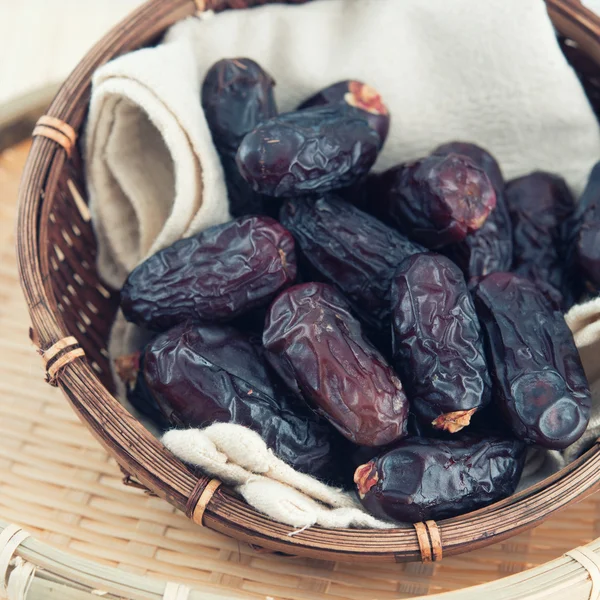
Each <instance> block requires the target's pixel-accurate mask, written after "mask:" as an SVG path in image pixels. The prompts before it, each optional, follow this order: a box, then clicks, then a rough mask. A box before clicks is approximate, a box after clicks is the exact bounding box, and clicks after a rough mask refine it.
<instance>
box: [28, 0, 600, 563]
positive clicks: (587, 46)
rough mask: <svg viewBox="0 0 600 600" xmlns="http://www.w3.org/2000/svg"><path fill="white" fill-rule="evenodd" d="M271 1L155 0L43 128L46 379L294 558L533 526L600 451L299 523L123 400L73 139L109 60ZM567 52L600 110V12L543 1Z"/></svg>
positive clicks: (33, 178)
mask: <svg viewBox="0 0 600 600" xmlns="http://www.w3.org/2000/svg"><path fill="white" fill-rule="evenodd" d="M296 1H297V2H298V1H300V2H302V1H303V0H296ZM263 3H265V0H150V1H149V2H147V3H146V4H144V5H143V6H142V7H141V8H139V9H138V10H137V11H136V12H134V13H133V14H132V15H131V16H129V17H128V18H127V19H126V20H124V21H123V22H122V23H120V24H119V25H118V26H116V27H115V28H114V29H113V30H112V31H111V32H109V33H108V34H107V35H106V36H105V37H104V38H103V39H102V40H101V41H100V42H99V43H98V44H97V45H96V46H95V47H94V48H93V49H92V50H91V51H90V52H89V53H88V55H87V56H86V57H85V58H84V59H83V60H82V61H81V62H80V63H79V65H78V66H77V68H76V69H75V70H74V72H73V73H72V74H71V76H70V77H69V78H68V79H67V81H66V82H65V84H64V85H63V86H62V88H61V90H60V91H59V93H58V94H57V96H56V97H55V99H54V101H53V102H52V104H51V106H50V107H49V109H48V111H47V113H46V115H45V116H43V117H42V118H41V119H40V120H39V121H38V125H37V126H36V128H35V130H34V132H33V135H34V142H33V145H32V148H31V152H30V154H29V158H28V160H27V164H26V167H25V170H24V174H23V179H22V186H21V190H20V206H19V212H18V228H17V232H18V233H17V259H18V265H19V271H20V277H21V282H22V286H23V290H24V293H25V297H26V301H27V304H28V306H29V311H30V315H31V322H32V328H31V332H30V333H31V338H32V340H33V341H34V343H35V344H36V345H37V346H38V348H39V349H40V353H41V355H42V358H43V361H44V365H45V369H46V377H47V381H48V382H49V383H50V384H52V385H55V386H59V387H60V388H61V389H62V391H63V392H64V394H65V396H66V397H67V399H68V400H69V402H70V403H71V405H72V407H73V409H74V410H75V412H76V413H77V414H78V415H79V417H80V418H81V419H82V420H83V421H84V422H85V423H86V424H87V426H88V427H89V428H90V430H91V431H92V433H93V434H94V435H95V436H96V437H97V438H98V440H99V441H100V442H101V443H102V444H103V445H104V446H105V448H107V449H108V451H109V452H110V453H111V454H112V455H113V456H114V457H115V459H116V460H117V462H118V464H119V465H120V466H121V468H122V470H123V471H124V473H125V474H126V480H127V481H128V482H129V483H130V484H133V485H137V486H141V487H142V488H145V489H147V490H149V491H150V492H152V493H154V494H156V495H158V496H160V497H162V498H165V499H166V500H167V501H168V502H170V503H171V504H172V505H173V506H174V507H176V508H178V509H179V510H181V511H184V512H185V513H186V515H187V516H188V517H189V518H191V519H193V520H194V521H195V522H196V523H198V524H199V525H204V526H206V527H208V528H211V529H213V530H215V531H218V532H221V533H223V534H225V535H228V536H231V537H233V538H236V539H238V540H240V541H243V542H246V543H248V544H250V545H252V546H253V547H255V548H264V549H267V550H269V551H272V552H277V553H282V554H285V555H294V556H306V557H312V558H317V559H324V560H337V561H361V562H363V563H365V562H377V561H380V562H381V561H396V562H401V561H410V560H422V561H424V562H427V561H437V560H440V559H441V558H442V556H448V555H454V554H459V553H461V552H464V551H467V550H473V549H476V548H480V547H483V546H485V545H488V544H490V543H493V542H497V541H499V540H502V539H505V538H507V537H509V536H512V535H515V534H516V533H518V532H521V531H524V530H526V529H528V528H531V527H534V526H535V525H537V524H539V523H541V522H542V521H543V520H545V519H546V518H548V517H549V516H550V515H552V514H554V513H555V512H557V511H559V510H561V509H563V508H565V507H566V506H568V505H569V504H571V503H573V502H576V501H578V500H581V499H583V498H585V497H586V496H587V495H589V494H591V493H592V492H594V491H596V490H597V489H598V487H599V484H600V447H599V446H598V445H596V446H594V448H592V449H591V450H590V451H588V452H587V453H586V454H585V455H584V456H582V457H581V458H580V459H578V460H577V461H575V462H573V463H572V464H570V465H568V466H567V467H565V468H564V469H563V470H561V471H560V472H559V473H556V474H555V475H553V476H552V477H550V478H548V479H546V480H544V481H542V482H541V483H539V484H537V485H536V486H534V487H531V488H529V489H527V490H525V491H523V492H521V493H519V494H516V495H514V496H512V497H510V498H508V499H506V500H503V501H501V502H498V503H496V504H493V505H491V506H488V507H485V508H483V509H480V510H478V511H475V512H472V513H470V514H467V515H464V516H460V517H456V518H453V519H448V520H444V521H441V522H439V523H435V522H433V521H428V522H427V523H419V524H416V525H415V526H412V525H411V526H401V527H398V528H397V529H394V530H391V531H385V532H381V531H376V530H349V529H348V530H328V529H325V528H320V527H314V528H310V529H308V530H306V531H303V532H301V533H299V534H297V535H294V536H290V535H289V533H290V528H289V527H287V526H284V525H281V524H279V523H275V522H273V521H271V520H270V519H268V518H266V517H264V516H263V515H261V514H259V513H258V512H256V511H255V510H253V509H252V508H250V507H249V506H248V505H246V504H245V503H244V502H243V501H242V500H240V499H239V498H237V497H236V496H235V495H234V494H233V493H232V492H230V491H229V490H228V489H227V488H226V487H225V486H220V485H219V482H218V481H216V480H211V479H209V478H207V477H205V476H203V475H202V474H200V473H195V472H193V471H192V470H190V468H188V467H187V466H186V465H184V464H183V463H182V462H180V461H179V460H177V459H176V458H175V457H174V456H173V455H171V454H170V453H169V452H168V451H167V450H166V449H165V448H164V447H163V446H162V444H161V443H160V442H159V441H158V440H156V439H155V438H154V437H153V436H152V435H151V434H150V433H149V432H148V431H147V430H146V429H144V428H143V427H142V425H141V424H140V423H139V422H138V421H137V420H136V419H135V418H134V417H133V416H132V415H130V414H129V413H128V412H127V411H126V410H125V409H124V408H123V407H122V406H121V405H120V404H119V402H118V401H117V400H116V399H115V398H114V396H113V395H112V392H113V390H114V387H113V382H112V381H111V376H110V369H109V365H108V354H107V352H106V339H107V335H108V331H109V327H110V324H111V322H112V319H113V316H114V314H115V311H116V308H117V294H116V293H115V292H114V291H112V290H109V289H107V288H106V287H105V286H104V285H103V284H102V283H101V282H100V281H99V279H98V276H97V273H96V271H95V267H94V265H95V242H94V237H93V232H92V228H91V225H90V215H89V211H88V208H87V205H86V201H85V185H84V182H83V181H82V159H81V155H80V151H79V147H78V144H77V139H78V134H79V132H80V131H81V129H82V126H83V124H84V122H85V117H86V111H87V107H88V101H89V95H90V84H91V76H92V73H93V72H94V70H95V69H96V68H97V67H98V66H99V65H101V64H103V63H105V62H107V61H108V60H111V59H112V58H114V57H116V56H118V55H120V54H123V53H125V52H128V51H131V50H133V49H136V48H139V47H142V46H145V45H149V44H152V43H155V42H156V41H157V40H158V39H159V38H160V35H161V33H162V32H163V31H164V30H165V29H166V28H167V27H169V26H170V25H172V24H173V23H175V22H176V21H178V20H179V19H182V18H184V17H187V16H190V15H193V14H194V13H196V12H197V11H199V10H200V11H202V10H209V9H211V10H215V11H223V10H228V9H231V8H248V7H249V6H251V5H255V4H263ZM547 5H548V9H549V13H550V15H551V18H552V20H553V21H554V23H555V26H556V28H557V30H558V32H559V33H560V34H561V36H562V37H563V46H564V48H565V52H566V54H567V56H568V58H569V59H570V60H571V62H572V64H573V65H574V67H575V68H576V69H577V71H578V72H579V73H580V75H581V77H582V80H583V82H584V85H585V87H586V91H587V92H588V94H589V96H590V99H591V100H592V102H593V103H594V105H595V107H596V108H597V109H599V110H600V91H599V90H600V87H597V86H598V84H599V82H598V80H597V79H596V75H597V73H598V68H599V67H598V65H600V39H599V36H600V19H599V18H598V17H596V16H595V15H594V14H593V13H592V12H591V11H589V10H587V9H586V8H584V7H583V6H582V5H581V4H580V3H579V2H578V1H576V0H547Z"/></svg>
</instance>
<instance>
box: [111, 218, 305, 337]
mask: <svg viewBox="0 0 600 600" xmlns="http://www.w3.org/2000/svg"><path fill="white" fill-rule="evenodd" d="M295 277H296V255H295V250H294V239H293V238H292V236H291V235H290V233H289V232H288V231H286V230H285V229H284V228H283V227H282V226H281V225H280V224H279V223H278V222H277V221H275V220H274V219H271V218H269V217H240V218H239V219H236V220H235V221H230V222H229V223H225V224H223V225H216V226H215V227H211V228H210V229H206V230H205V231H202V232H201V233H199V234H197V235H195V236H193V237H190V238H185V239H183V240H179V241H178V242H175V243H174V244H173V245H172V246H169V247H168V248H165V249H164V250H160V251H159V252H157V253H156V254H154V255H153V256H151V257H150V258H149V259H148V260H146V261H145V262H143V263H142V264H141V265H139V266H138V267H136V268H135V269H134V270H133V271H132V272H131V273H130V275H129V277H128V278H127V281H126V282H125V285H124V286H123V289H122V290H121V308H122V309H123V314H124V315H125V318H126V319H127V320H128V321H131V322H133V323H136V324H137V325H141V326H143V327H146V328H147V329H150V330H152V331H166V330H167V329H169V328H170V327H172V326H174V325H176V324H178V323H182V322H183V321H186V320H187V319H193V320H197V321H203V322H206V321H214V322H217V321H219V322H222V321H229V320H232V319H234V318H236V317H238V316H240V315H241V314H244V313H246V312H248V311H250V310H251V309H254V308H257V307H259V306H264V305H266V304H268V302H269V301H270V300H271V299H272V298H273V297H274V296H275V295H276V294H277V293H278V292H279V291H280V290H281V289H282V288H284V287H286V286H288V285H290V284H291V283H293V281H294V279H295Z"/></svg>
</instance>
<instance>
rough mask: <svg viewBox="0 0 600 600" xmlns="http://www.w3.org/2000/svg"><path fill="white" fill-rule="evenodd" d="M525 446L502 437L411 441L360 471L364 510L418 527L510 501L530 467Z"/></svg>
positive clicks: (357, 477) (357, 473)
mask: <svg viewBox="0 0 600 600" xmlns="http://www.w3.org/2000/svg"><path fill="white" fill-rule="evenodd" d="M524 450H525V444H523V443H522V442H519V441H517V440H506V439H502V438H495V437H492V438H489V439H485V438H478V437H474V436H464V437H463V436H461V438H460V439H452V440H438V439H425V438H419V437H411V438H407V439H405V440H402V441H401V442H399V443H398V444H397V445H395V446H394V448H393V449H391V450H389V451H388V452H386V453H384V454H382V455H381V456H379V457H378V458H375V459H373V460H371V461H370V462H368V463H366V464H364V465H361V466H360V467H358V468H357V469H356V471H355V473H354V481H355V483H356V487H357V491H358V495H359V497H360V501H361V502H362V504H363V506H364V507H365V508H366V509H367V510H368V511H369V512H370V513H371V514H373V515H375V516H376V517H379V518H381V519H391V520H393V521H401V522H406V523H418V522H421V521H426V520H428V519H434V520H439V519H447V518H449V517H454V516H456V515H460V514H464V513H467V512H471V511H473V510H476V509H478V508H481V507H483V506H486V505H488V504H491V503H492V502H496V501H498V500H500V499H502V498H506V497H507V496H510V495H511V494H512V493H513V492H514V491H515V489H516V487H517V484H518V482H519V478H520V476H521V473H522V471H523V465H524V463H525V452H524Z"/></svg>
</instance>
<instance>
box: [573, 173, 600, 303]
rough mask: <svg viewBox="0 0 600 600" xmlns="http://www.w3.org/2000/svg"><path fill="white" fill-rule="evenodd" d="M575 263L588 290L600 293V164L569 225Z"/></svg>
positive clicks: (590, 179) (589, 181)
mask: <svg viewBox="0 0 600 600" xmlns="http://www.w3.org/2000/svg"><path fill="white" fill-rule="evenodd" d="M570 229H571V231H570V232H569V233H570V236H569V237H570V240H571V241H570V246H571V247H570V251H571V253H572V264H573V266H574V267H575V268H576V269H577V270H578V271H580V272H581V274H582V276H583V278H584V280H585V283H586V287H587V289H588V291H590V292H592V293H593V294H597V293H598V291H600V162H599V163H597V164H596V166H595V167H594V168H593V169H592V172H591V173H590V178H589V180H588V183H587V186H586V188H585V190H584V192H583V195H582V196H581V198H580V200H579V203H578V205H577V208H576V209H575V214H574V217H573V220H572V223H571V224H570Z"/></svg>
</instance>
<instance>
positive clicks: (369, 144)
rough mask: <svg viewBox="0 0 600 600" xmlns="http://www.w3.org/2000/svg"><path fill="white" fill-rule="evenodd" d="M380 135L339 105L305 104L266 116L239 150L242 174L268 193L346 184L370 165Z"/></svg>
mask: <svg viewBox="0 0 600 600" xmlns="http://www.w3.org/2000/svg"><path fill="white" fill-rule="evenodd" d="M380 146H381V141H380V139H379V135H377V133H376V132H375V131H374V130H373V129H371V127H369V125H368V123H367V122H366V120H365V119H363V118H362V117H361V116H360V115H359V114H357V112H356V111H355V110H348V109H346V108H344V106H342V105H337V106H324V107H315V108H307V109H305V110H302V111H298V112H293V113H287V114H284V115H280V116H279V117H275V118H273V119H270V120H268V121H264V122H263V123H262V124H261V125H259V126H258V127H256V128H255V129H254V130H253V131H251V132H250V133H249V134H248V135H246V137H244V139H243V141H242V143H241V144H240V147H239V150H238V154H237V164H238V168H239V170H240V173H241V174H242V177H243V178H244V179H245V180H246V181H247V182H248V183H249V184H250V185H251V187H252V189H253V190H254V191H256V192H260V193H262V194H267V195H268V196H276V197H279V196H296V195H302V194H306V193H310V192H326V191H329V190H332V189H335V188H341V187H346V186H350V185H352V184H354V183H356V182H357V181H359V180H360V179H361V178H363V177H364V176H365V175H366V174H367V173H368V171H369V169H370V168H371V167H372V166H373V164H374V162H375V159H376V158H377V153H378V151H379V148H380Z"/></svg>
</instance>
